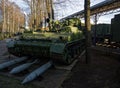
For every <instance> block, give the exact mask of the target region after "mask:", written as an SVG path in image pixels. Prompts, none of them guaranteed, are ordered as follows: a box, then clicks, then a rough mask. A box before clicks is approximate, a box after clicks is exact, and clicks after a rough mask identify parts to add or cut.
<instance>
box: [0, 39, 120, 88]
mask: <svg viewBox="0 0 120 88" xmlns="http://www.w3.org/2000/svg"><path fill="white" fill-rule="evenodd" d="M5 46H6V45H5V41H0V60H3V62H4V58H3V57H5V56H7V54H8V53H7V49H6V47H5ZM109 55H110V53H109V54H105V53H103V52H102V53H101V52H99V51H95V50H91V51H90V56H91V59H90V63H89V64H86V63H85V55H83V56H82V57H81V58H79V59H78V62H77V64H76V65H75V66H74V67H73V69H72V70H71V72H70V73H69V75H68V76H67V77H66V76H60V74H59V75H58V74H56V72H57V71H55V72H53V71H52V70H50V72H51V74H53V73H54V74H56V76H53V77H54V78H52V77H51V75H50V74H48V73H46V75H47V76H49V77H50V78H51V80H54V79H57V78H59V77H60V78H61V79H63V77H64V78H67V79H66V80H65V81H64V82H63V83H62V85H61V87H60V88H120V60H119V57H114V55H113V56H109ZM6 58H8V56H7V57H6ZM6 60H7V59H6ZM1 62H2V61H1ZM59 71H60V70H59ZM50 72H49V73H50ZM59 73H61V71H60V72H59ZM61 74H62V73H61ZM44 75H45V74H44ZM47 76H45V77H47ZM47 78H48V77H47ZM20 83H21V82H20V81H19V80H17V79H14V78H9V77H6V76H2V75H0V88H41V87H40V86H38V85H34V84H27V85H21V84H20ZM45 83H46V84H48V83H55V82H52V81H51V82H46V80H45ZM45 83H44V84H45ZM38 84H39V82H38ZM50 85H51V84H50ZM42 88H44V87H42ZM48 88H52V87H48Z"/></svg>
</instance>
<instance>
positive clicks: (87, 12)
mask: <svg viewBox="0 0 120 88" xmlns="http://www.w3.org/2000/svg"><path fill="white" fill-rule="evenodd" d="M84 9H85V30H86V63H89V62H90V52H89V47H91V44H92V41H91V24H90V0H85V5H84Z"/></svg>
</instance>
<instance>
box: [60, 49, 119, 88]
mask: <svg viewBox="0 0 120 88" xmlns="http://www.w3.org/2000/svg"><path fill="white" fill-rule="evenodd" d="M90 53H91V54H90V56H91V60H90V63H89V64H86V63H85V55H84V56H83V57H82V58H80V59H79V60H78V62H77V64H76V65H75V67H74V68H73V70H72V71H71V73H70V74H69V76H68V77H67V79H66V80H65V81H64V82H63V84H62V88H120V62H119V61H118V58H115V57H112V56H109V55H106V54H103V53H102V54H101V53H100V52H99V51H94V50H91V52H90ZM119 59H120V58H119Z"/></svg>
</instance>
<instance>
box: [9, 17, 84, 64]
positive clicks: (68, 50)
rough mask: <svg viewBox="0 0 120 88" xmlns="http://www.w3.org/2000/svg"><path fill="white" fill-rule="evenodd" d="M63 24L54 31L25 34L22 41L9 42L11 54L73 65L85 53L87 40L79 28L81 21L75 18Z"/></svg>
mask: <svg viewBox="0 0 120 88" xmlns="http://www.w3.org/2000/svg"><path fill="white" fill-rule="evenodd" d="M77 21H78V22H77ZM63 23H64V24H63V25H64V26H62V27H59V28H56V29H54V31H53V29H52V30H51V31H46V32H45V31H40V32H33V33H24V34H23V35H22V36H21V38H20V39H17V40H11V41H9V42H8V44H7V47H8V51H9V53H11V54H13V55H15V56H28V57H36V58H40V57H41V58H47V59H52V60H53V61H55V62H56V61H57V62H59V61H60V62H63V63H64V64H70V63H72V62H73V61H74V60H75V58H76V57H77V56H78V55H80V53H81V52H82V51H83V49H84V41H85V39H84V35H83V33H82V31H81V30H80V29H79V27H78V26H79V25H80V20H78V19H77V20H76V18H74V19H69V20H67V21H66V22H63ZM53 28H55V27H53Z"/></svg>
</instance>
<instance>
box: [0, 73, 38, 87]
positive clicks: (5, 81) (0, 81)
mask: <svg viewBox="0 0 120 88" xmlns="http://www.w3.org/2000/svg"><path fill="white" fill-rule="evenodd" d="M0 88H40V87H39V86H36V85H33V84H26V85H22V84H21V81H19V80H17V79H14V78H10V77H7V76H2V75H0Z"/></svg>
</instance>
